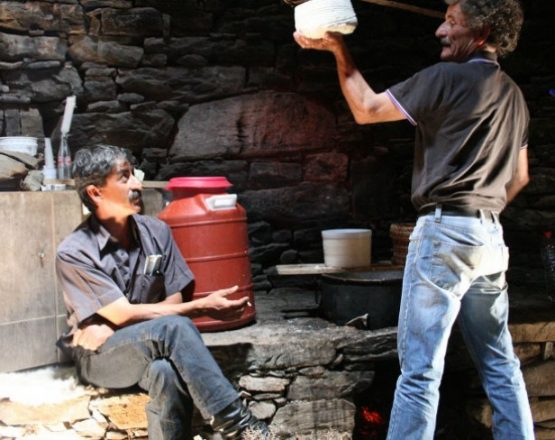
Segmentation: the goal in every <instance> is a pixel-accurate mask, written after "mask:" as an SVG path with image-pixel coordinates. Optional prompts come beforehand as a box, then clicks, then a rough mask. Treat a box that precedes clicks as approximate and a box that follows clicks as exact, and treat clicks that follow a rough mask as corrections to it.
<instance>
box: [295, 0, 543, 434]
mask: <svg viewBox="0 0 555 440" xmlns="http://www.w3.org/2000/svg"><path fill="white" fill-rule="evenodd" d="M446 3H447V4H448V8H447V12H446V14H445V21H444V22H443V23H442V24H441V25H440V26H439V28H438V29H437V31H436V36H437V37H438V38H439V41H440V43H441V46H442V49H441V55H440V58H441V61H442V62H440V63H438V64H436V65H433V66H431V67H429V68H426V69H424V70H422V71H420V72H418V73H416V74H415V75H414V76H412V77H411V78H409V79H408V80H406V81H404V82H401V83H399V84H396V85H394V86H393V87H391V88H390V89H388V90H387V91H386V92H384V93H376V92H374V90H372V88H371V87H370V86H369V85H368V84H367V83H366V81H365V80H364V78H363V77H362V75H361V73H360V71H359V70H358V69H357V68H356V67H355V65H354V63H353V61H352V59H351V57H350V55H349V53H348V51H347V49H346V47H345V44H344V42H343V39H342V37H341V36H339V35H335V34H333V35H332V34H326V36H325V37H324V38H323V39H319V40H310V39H307V38H305V37H303V36H302V35H301V34H299V33H295V35H294V37H295V39H296V41H297V42H298V43H299V45H300V46H301V47H303V48H313V49H319V50H328V51H330V52H332V53H333V54H334V56H335V59H336V62H337V70H338V75H339V82H340V85H341V89H342V91H343V94H344V96H345V98H346V100H347V102H348V104H349V107H350V109H351V111H352V113H353V115H354V117H355V120H356V121H357V122H358V123H359V124H371V123H378V122H387V121H398V120H402V119H407V120H408V121H409V122H410V123H411V124H413V125H414V126H415V127H416V146H415V160H414V169H413V179H412V202H413V204H414V206H415V208H416V209H417V211H418V215H419V218H418V221H417V223H416V227H415V229H414V232H413V234H412V236H411V241H410V246H409V252H408V256H407V261H406V266H405V274H404V279H403V296H402V301H401V310H400V315H399V331H398V351H399V359H400V363H401V375H400V377H399V380H398V382H397V389H396V391H395V401H394V404H393V409H392V413H391V420H390V425H389V433H388V438H389V439H391V440H420V439H432V438H433V435H434V429H435V421H436V413H437V406H438V400H439V391H438V390H439V385H440V382H441V377H442V374H443V368H444V358H445V352H446V349H447V341H448V339H449V335H450V333H451V328H452V326H453V324H454V322H455V320H456V319H458V322H459V326H460V329H461V332H462V334H463V336H464V338H465V341H466V344H467V346H468V349H469V351H470V354H471V355H472V357H473V360H474V362H475V364H476V366H477V368H478V371H479V373H480V377H481V379H482V383H483V386H484V388H485V391H486V393H487V395H488V397H489V400H490V402H491V404H492V406H493V432H494V436H495V438H496V439H503V440H508V439H511V440H517V439H533V438H534V431H533V423H532V417H531V413H530V406H529V403H528V397H527V394H526V389H525V385H524V381H523V379H522V374H521V372H520V364H519V361H518V358H517V357H516V356H515V354H514V352H513V346H512V341H511V335H510V334H509V331H508V327H507V319H508V297H507V284H506V281H505V271H506V270H507V266H508V258H509V257H508V252H507V248H506V247H505V244H504V241H503V232H502V228H501V224H500V222H499V213H500V212H501V211H502V210H503V209H504V208H505V206H506V204H507V203H508V202H510V201H511V200H512V199H513V198H514V197H515V196H516V194H517V193H518V192H519V191H520V190H521V189H522V188H523V187H524V186H525V185H526V183H527V182H528V161H527V150H526V147H527V129H528V119H529V116H528V110H527V108H526V104H525V101H524V98H523V96H522V93H521V92H520V90H519V89H518V87H517V86H516V85H515V83H514V82H513V81H512V80H511V79H510V78H509V77H508V76H507V75H506V74H505V73H504V72H503V71H502V70H501V69H500V67H499V63H498V61H497V59H498V57H500V56H503V55H505V54H507V53H509V52H511V51H513V50H514V49H515V47H516V44H517V40H518V36H519V33H520V28H521V26H522V22H523V15H522V10H521V7H520V5H519V4H518V2H517V0H460V1H459V0H446Z"/></svg>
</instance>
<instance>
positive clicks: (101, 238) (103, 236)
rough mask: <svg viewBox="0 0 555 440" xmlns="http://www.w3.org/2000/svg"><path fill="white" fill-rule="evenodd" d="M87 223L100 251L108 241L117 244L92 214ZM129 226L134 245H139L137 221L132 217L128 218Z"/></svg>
mask: <svg viewBox="0 0 555 440" xmlns="http://www.w3.org/2000/svg"><path fill="white" fill-rule="evenodd" d="M89 222H90V229H91V230H92V231H93V232H94V235H95V237H96V240H97V242H98V247H99V249H100V250H104V248H105V247H106V245H107V244H108V242H110V241H111V242H112V243H117V242H118V241H117V239H116V238H114V237H112V235H111V234H110V232H109V231H108V230H107V229H106V228H105V227H104V226H102V223H100V221H99V220H98V218H97V217H96V216H95V215H94V214H91V216H90V218H89ZM129 226H130V227H131V233H132V234H133V238H134V239H135V243H140V234H139V228H138V225H137V221H136V220H135V218H134V216H133V215H131V216H129Z"/></svg>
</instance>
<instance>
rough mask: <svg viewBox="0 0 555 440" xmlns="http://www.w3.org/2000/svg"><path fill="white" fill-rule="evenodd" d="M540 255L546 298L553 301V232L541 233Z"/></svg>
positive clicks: (554, 292)
mask: <svg viewBox="0 0 555 440" xmlns="http://www.w3.org/2000/svg"><path fill="white" fill-rule="evenodd" d="M541 254H542V261H543V268H544V273H545V288H546V291H547V297H548V298H549V299H550V300H551V301H555V240H554V239H553V231H545V232H544V233H543V240H542V247H541Z"/></svg>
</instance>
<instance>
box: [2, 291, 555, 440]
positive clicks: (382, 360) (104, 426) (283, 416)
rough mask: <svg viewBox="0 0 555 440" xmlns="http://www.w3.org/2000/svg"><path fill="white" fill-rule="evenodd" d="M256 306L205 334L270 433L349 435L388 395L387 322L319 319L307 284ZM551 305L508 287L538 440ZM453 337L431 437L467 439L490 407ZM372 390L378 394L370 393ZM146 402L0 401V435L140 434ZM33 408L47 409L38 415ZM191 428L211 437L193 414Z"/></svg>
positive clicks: (478, 433) (91, 397) (390, 333)
mask: <svg viewBox="0 0 555 440" xmlns="http://www.w3.org/2000/svg"><path fill="white" fill-rule="evenodd" d="M256 307H257V313H258V319H257V323H256V324H254V325H251V326H248V327H245V328H242V329H238V330H232V331H226V332H218V333H206V334H204V339H205V341H206V343H207V344H208V346H209V347H210V349H211V350H212V351H213V353H214V355H215V357H216V358H217V359H218V361H219V363H220V365H222V366H223V368H224V371H225V373H226V375H227V376H228V377H229V378H230V379H231V380H232V381H233V382H234V383H235V384H236V385H237V386H238V388H239V389H240V390H241V393H242V395H243V397H244V398H245V399H247V400H248V401H249V405H250V407H251V409H252V410H253V412H254V413H255V414H256V415H257V416H259V417H260V418H263V419H266V420H268V421H271V427H272V429H273V431H274V432H275V434H276V438H279V439H308V438H314V439H315V438H318V439H322V438H333V439H342V438H345V439H347V438H351V433H352V431H353V428H354V424H355V413H356V411H357V406H356V405H357V404H358V403H360V402H361V401H368V398H369V397H371V398H372V399H373V400H374V401H376V400H377V401H384V402H387V401H389V400H390V399H391V393H392V386H393V384H392V383H384V382H383V378H382V377H381V376H380V375H379V374H378V373H379V371H380V370H383V368H380V367H383V366H386V368H389V369H393V370H395V364H396V362H395V359H396V350H395V343H396V329H395V328H385V329H380V330H376V331H366V330H358V329H355V328H351V327H344V326H343V327H341V326H336V325H335V324H332V323H330V322H328V321H325V320H323V319H321V318H319V317H318V314H317V304H316V300H315V292H314V290H311V289H305V288H298V287H283V288H278V289H274V290H272V291H271V293H270V294H258V295H257V296H256ZM554 309H555V306H554V305H553V304H550V303H548V302H547V301H546V300H544V297H543V295H540V294H531V293H530V292H518V291H514V292H513V293H512V317H513V318H512V324H511V331H512V333H513V337H514V342H515V346H516V349H517V352H518V354H519V357H520V358H521V361H522V363H523V371H524V375H525V378H526V382H527V386H528V391H529V393H530V399H531V404H532V408H533V412H534V420H535V422H536V433H537V438H538V439H553V438H555V430H554V429H553V424H554V420H555V397H554V396H555V392H554V390H553V384H554V383H555V380H554V376H555V361H554V360H553V341H555V322H552V316H553V310H554ZM452 339H453V340H452V343H451V346H450V349H449V354H448V357H447V369H446V374H445V380H444V384H443V385H442V388H444V389H442V403H441V405H440V412H439V417H438V430H437V436H436V438H438V439H440V438H445V439H450V440H452V439H459V438H460V439H462V438H463V437H460V435H462V434H461V433H463V432H464V433H465V434H464V435H465V437H464V438H465V439H469V438H471V439H481V440H482V439H487V438H489V435H490V434H489V430H488V429H487V427H488V426H489V424H490V423H491V422H490V420H491V410H490V409H489V406H488V404H487V401H486V400H485V398H484V397H483V393H482V392H481V390H480V386H479V384H478V381H477V379H476V375H475V373H474V370H473V368H472V366H471V364H470V361H469V360H468V357H467V355H466V351H465V350H464V348H463V347H462V346H461V343H460V339H459V338H458V336H457V334H456V332H455V335H454V337H453V338H452ZM393 372H394V373H395V374H396V371H393ZM378 390H379V392H380V393H382V394H379V395H373V393H376V392H378ZM0 397H1V396H0ZM147 399H148V397H147V396H145V395H144V394H143V393H141V392H140V391H139V390H136V389H131V390H125V391H123V392H121V393H114V392H107V391H106V390H91V389H89V391H88V392H87V393H86V395H85V396H82V397H79V398H77V399H74V400H72V401H67V402H65V404H58V406H55V407H52V406H49V405H46V406H45V405H42V406H41V407H33V408H31V409H30V410H29V408H27V409H28V411H24V407H22V406H20V405H18V404H16V403H14V402H11V401H9V400H4V401H2V402H0V420H1V421H2V422H3V423H4V425H7V426H0V436H1V437H2V438H37V439H38V438H40V439H45V438H56V439H59V438H64V439H65V438H79V437H78V435H81V436H85V437H87V438H95V439H100V438H107V439H125V438H141V437H143V438H144V437H145V436H146V431H145V427H146V419H145V416H144V410H143V407H144V404H145V402H146V400H147ZM70 410H71V411H70ZM40 414H49V416H48V418H46V419H45V418H44V417H43V416H41V415H40ZM385 416H387V414H385ZM468 427H470V430H469V429H468ZM196 432H197V433H198V434H199V435H200V436H201V437H202V438H209V430H208V429H207V428H206V426H205V425H203V423H202V420H200V418H198V419H197V423H196ZM468 432H471V433H474V436H472V435H473V434H468ZM354 438H357V437H354ZM358 438H363V437H358Z"/></svg>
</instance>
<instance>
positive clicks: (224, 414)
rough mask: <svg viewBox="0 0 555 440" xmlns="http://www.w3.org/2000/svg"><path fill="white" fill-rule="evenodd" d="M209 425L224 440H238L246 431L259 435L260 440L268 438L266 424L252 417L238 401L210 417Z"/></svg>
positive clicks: (268, 432) (268, 433)
mask: <svg viewBox="0 0 555 440" xmlns="http://www.w3.org/2000/svg"><path fill="white" fill-rule="evenodd" d="M210 425H211V426H212V429H213V430H214V431H216V432H218V433H220V435H221V437H222V438H223V439H225V440H239V439H240V438H241V434H242V433H243V432H245V431H246V430H247V429H249V430H251V431H252V432H253V433H257V434H259V436H260V437H259V438H260V439H261V440H263V439H267V438H269V436H270V431H269V430H268V426H266V423H264V422H262V421H260V420H258V419H257V418H256V417H255V416H253V415H252V413H251V412H250V410H249V409H248V408H247V407H246V406H245V405H244V404H243V402H241V400H240V399H237V400H236V401H234V402H233V403H231V404H230V405H228V406H226V407H225V408H224V409H223V410H222V411H220V412H219V413H218V414H216V415H215V416H214V417H212V420H211V421H210Z"/></svg>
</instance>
